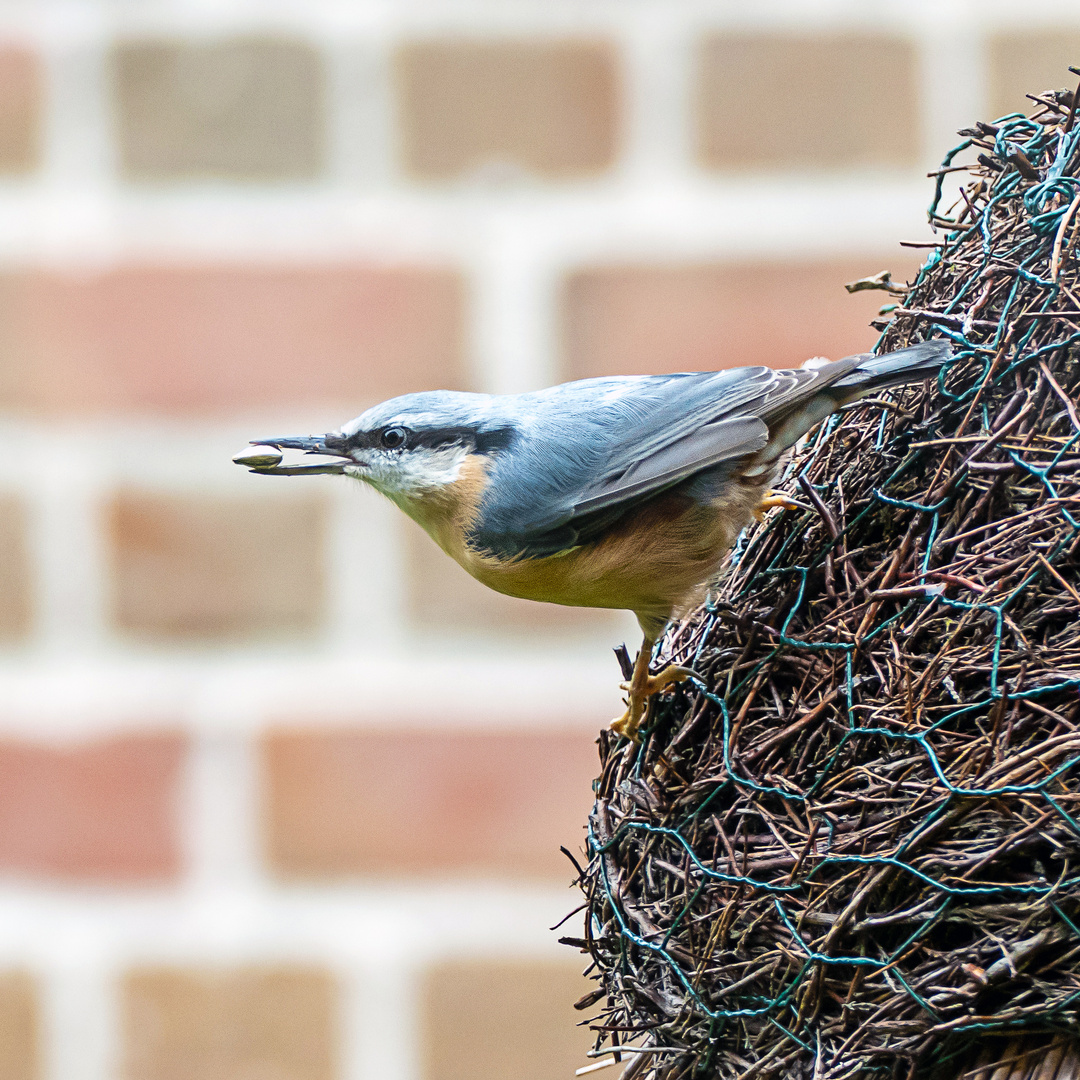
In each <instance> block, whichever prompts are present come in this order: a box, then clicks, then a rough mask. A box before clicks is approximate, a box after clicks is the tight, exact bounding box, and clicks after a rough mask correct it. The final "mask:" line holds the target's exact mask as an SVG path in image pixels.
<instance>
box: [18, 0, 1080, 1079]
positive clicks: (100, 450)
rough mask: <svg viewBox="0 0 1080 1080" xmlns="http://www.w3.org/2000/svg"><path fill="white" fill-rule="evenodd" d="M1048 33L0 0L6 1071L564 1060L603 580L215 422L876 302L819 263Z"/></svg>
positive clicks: (877, 14) (834, 255)
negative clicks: (550, 598)
mask: <svg viewBox="0 0 1080 1080" xmlns="http://www.w3.org/2000/svg"><path fill="white" fill-rule="evenodd" d="M1069 63H1073V64H1080V12H1078V10H1077V8H1076V5H1075V3H1074V2H1068V0H1057V2H1049V3H1046V4H1043V5H1042V6H1041V7H1040V8H1039V11H1038V12H1037V13H1034V12H1033V11H1032V10H1031V5H1021V4H1020V3H1019V0H1001V2H999V3H996V4H992V5H990V4H985V3H979V2H977V0H934V2H931V0H914V2H913V3H910V4H907V5H905V6H903V7H901V8H888V7H884V6H881V5H869V6H868V5H865V4H862V5H860V4H848V3H844V2H840V0H838V2H835V3H833V2H829V3H822V4H818V5H813V4H811V5H805V4H795V3H790V2H787V0H763V2H761V3H758V4H756V5H755V4H751V5H743V6H742V9H740V10H738V11H736V9H735V8H734V7H730V6H725V5H708V4H705V5H702V4H699V3H695V2H693V0H640V2H637V3H633V4H627V3H625V2H617V0H611V2H609V0H601V2H599V3H590V4H585V3H573V2H566V3H564V2H551V0H517V2H515V3H512V4H505V3H495V2H494V0H491V2H485V3H477V4H458V3H455V2H453V0H424V2H421V3H413V4H409V3H404V4H383V3H378V2H376V0H370V2H367V0H361V2H357V3H354V4H346V5H340V4H334V3H331V2H329V0H307V2H305V3H300V2H299V0H283V2H282V3H275V4H273V5H271V4H239V3H236V4H233V3H227V2H226V3H221V4H190V3H183V2H182V0H162V2H160V3H157V4H154V5H121V4H112V3H110V2H109V0H40V2H39V3H36V4H32V5H27V4H8V5H4V6H3V7H2V8H0V1076H2V1077H4V1078H5V1080H7V1078H9V1077H10V1078H12V1080H191V1078H196V1080H201V1078H205V1080H211V1078H213V1080H218V1078H226V1077H229V1078H231V1077H241V1076H243V1077H254V1076H259V1077H273V1078H275V1080H502V1078H504V1077H509V1076H513V1077H515V1078H521V1080H562V1078H564V1077H568V1076H570V1075H571V1074H572V1072H573V1070H574V1069H575V1068H577V1067H580V1066H582V1065H584V1064H585V1063H586V1061H587V1059H586V1058H585V1056H584V1055H585V1050H586V1049H587V1045H588V1038H587V1035H586V1034H585V1033H584V1032H583V1031H582V1030H580V1029H578V1028H576V1027H575V1024H576V1023H577V1021H578V1020H580V1018H581V1014H578V1013H575V1012H574V1011H573V1009H572V1008H571V1007H570V1006H571V1004H572V1002H573V1001H574V1000H575V999H577V998H578V997H580V996H581V994H582V993H583V992H584V986H585V984H584V982H583V980H582V977H581V974H580V972H581V968H582V966H583V962H582V960H581V959H580V958H579V957H576V956H574V955H573V954H571V953H569V951H568V950H565V949H562V948H560V947H558V946H557V945H556V943H555V938H556V936H557V934H555V933H552V932H550V931H549V930H548V929H547V928H548V927H549V926H551V925H552V924H554V923H555V922H556V921H557V920H558V919H560V918H561V917H562V916H563V915H564V914H565V913H566V912H567V911H568V910H569V909H570V908H571V907H572V906H573V905H574V903H575V899H574V895H573V894H572V893H571V892H569V891H568V890H567V888H566V885H567V882H568V880H569V878H570V876H571V872H570V867H569V863H568V862H567V861H566V860H565V859H564V857H563V856H562V855H561V854H560V853H559V851H558V848H559V845H560V844H566V845H567V846H568V847H571V848H578V847H580V845H581V844H582V842H583V833H582V826H583V824H584V821H585V816H586V813H587V810H588V805H589V799H590V788H589V781H590V778H591V776H592V772H593V763H594V759H595V749H594V747H593V740H594V738H595V732H596V729H597V727H598V726H599V725H600V724H601V723H603V722H604V721H605V720H606V719H607V718H608V717H610V716H614V715H615V714H616V713H617V712H618V711H619V701H618V697H619V695H618V691H617V689H616V681H617V675H616V667H615V664H614V662H613V660H612V657H611V653H610V649H611V646H612V645H614V644H617V643H618V642H620V641H621V640H623V639H624V638H626V639H628V640H630V641H631V643H632V644H633V643H634V637H633V635H634V627H633V623H632V620H630V619H629V618H627V617H625V616H624V615H621V614H617V613H615V614H613V613H605V612H578V611H571V610H564V609H558V608H542V607H535V606H533V605H530V604H528V603H526V602H523V601H514V600H511V599H509V598H506V597H501V596H498V595H496V594H493V593H490V592H487V591H485V590H483V589H482V588H481V587H480V586H478V585H476V584H475V583H474V582H472V581H471V579H469V578H468V577H467V576H466V575H465V574H464V573H463V572H461V571H460V570H459V569H458V568H457V567H455V566H454V565H453V564H451V563H449V562H448V561H447V560H446V559H445V558H444V557H443V556H442V555H441V553H439V552H438V551H436V550H435V549H434V548H433V546H432V545H431V543H430V542H429V541H428V540H427V539H426V537H424V536H423V535H422V534H421V533H420V532H419V531H418V530H417V529H416V528H415V527H414V526H412V525H411V524H410V523H409V522H407V521H404V520H402V519H401V518H400V516H399V515H397V513H396V511H394V510H393V508H392V507H391V506H389V504H386V503H384V502H381V501H379V499H378V498H377V497H376V496H375V495H374V494H373V493H371V492H367V491H361V490H357V489H354V488H353V487H352V486H350V485H349V484H347V483H344V482H340V481H336V480H335V479H334V478H326V477H323V478H312V479H308V480H304V481H301V480H297V481H281V480H273V479H268V478H264V477H255V476H250V475H248V474H246V473H244V472H243V471H241V470H239V469H237V468H235V467H234V466H232V465H231V464H230V462H229V457H230V455H231V453H233V452H234V451H235V450H236V449H238V448H239V447H240V446H242V445H243V444H244V442H245V441H246V440H247V439H249V438H252V437H258V436H266V435H274V434H281V433H283V432H294V431H295V432H304V431H322V430H327V429H329V428H332V427H336V426H338V425H339V424H340V423H341V422H342V421H344V420H346V419H348V418H349V417H351V416H352V415H355V414H356V413H357V412H359V411H360V410H361V409H363V408H364V407H365V406H367V405H369V404H371V403H372V402H374V401H377V400H380V399H382V398H385V397H387V396H390V395H393V394H398V393H404V392H408V391H411V390H417V389H421V388H427V387H434V386H444V387H455V388H462V389H475V390H488V391H498V392H509V391H518V390H524V389H529V388H534V387H538V386H542V385H546V384H549V383H551V382H553V381H556V380H559V379H563V378H572V377H579V376H587V375H595V374H602V373H610V372H626V373H631V372H645V371H665V370H679V369H687V368H691V369H693V368H713V367H723V366H731V365H738V364H746V363H765V364H773V365H777V366H784V365H797V364H799V363H801V362H802V361H803V360H804V359H806V358H807V357H808V356H811V355H815V354H825V355H829V356H840V355H843V354H845V353H849V352H854V351H857V350H861V349H864V348H867V347H869V346H870V345H872V344H873V341H874V338H875V333H874V331H873V330H872V329H870V328H869V326H868V322H869V320H870V319H871V318H873V316H874V314H875V312H876V311H877V308H878V305H879V304H880V302H881V300H882V297H881V296H880V294H878V295H875V294H873V293H865V292H864V293H860V294H857V295H855V296H849V295H848V294H846V293H845V292H844V291H843V289H842V284H843V282H844V281H847V280H850V279H852V278H854V277H856V276H862V275H865V274H869V273H874V272H876V271H878V270H882V269H886V268H888V269H891V270H892V271H893V273H894V274H895V275H896V276H898V277H901V276H906V275H908V274H910V273H911V272H912V271H913V269H914V268H915V266H916V265H917V261H918V260H917V252H915V251H913V249H910V248H908V249H901V248H900V247H898V246H897V241H898V240H900V239H909V240H919V239H924V238H925V224H924V208H925V204H926V202H927V196H928V185H927V182H926V179H925V177H924V175H923V174H924V173H925V172H926V171H927V169H928V168H932V167H933V166H934V163H935V162H936V161H938V160H940V157H941V156H942V154H943V153H944V151H945V150H947V149H948V148H949V147H950V146H951V145H953V142H954V141H955V140H954V139H953V137H952V135H953V132H954V131H955V129H956V128H957V127H960V126H964V125H966V124H968V123H969V122H970V121H971V120H972V119H974V118H976V117H991V116H993V115H996V114H1001V113H1003V112H1005V111H1009V110H1013V109H1015V108H1019V107H1023V104H1024V102H1023V93H1024V92H1025V91H1026V90H1032V89H1040V88H1043V87H1046V86H1061V85H1064V84H1066V83H1068V82H1070V81H1073V82H1074V81H1075V79H1074V77H1073V76H1070V75H1068V74H1067V72H1066V67H1067V65H1068V64H1069ZM614 1073H615V1070H613V1074H614ZM605 1075H606V1074H605Z"/></svg>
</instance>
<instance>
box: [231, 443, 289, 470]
mask: <svg viewBox="0 0 1080 1080" xmlns="http://www.w3.org/2000/svg"><path fill="white" fill-rule="evenodd" d="M233 461H234V462H236V464H237V465H244V466H246V467H247V468H249V469H271V468H273V467H274V466H275V465H280V464H281V451H280V450H279V449H278V448H277V447H276V446H249V447H247V448H246V449H244V450H241V451H240V453H239V454H233Z"/></svg>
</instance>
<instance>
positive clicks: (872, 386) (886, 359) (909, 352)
mask: <svg viewBox="0 0 1080 1080" xmlns="http://www.w3.org/2000/svg"><path fill="white" fill-rule="evenodd" d="M950 356H952V344H951V343H950V342H949V340H948V339H947V338H935V339H934V340H933V341H920V342H919V344H918V345H909V346H908V347H907V348H906V349H897V350H896V352H891V353H885V354H883V355H882V356H867V357H866V358H865V359H861V358H860V361H859V363H858V364H857V365H856V366H855V367H854V368H853V369H852V370H851V371H850V372H849V373H848V374H847V375H845V376H844V377H843V378H841V379H837V380H836V382H834V383H832V385H831V386H830V387H829V389H830V390H833V391H839V392H840V393H839V394H838V395H837V396H838V397H841V398H842V400H843V401H844V402H845V403H846V402H848V401H855V400H857V399H858V398H859V397H861V396H862V395H863V394H867V393H870V392H872V391H874V390H884V389H885V388H886V387H888V386H899V385H901V384H903V383H912V382H918V381H919V380H920V379H926V378H929V377H930V376H931V375H936V374H937V372H938V369H939V368H940V367H941V365H942V364H944V363H945V361H946V360H948V359H949V357H950Z"/></svg>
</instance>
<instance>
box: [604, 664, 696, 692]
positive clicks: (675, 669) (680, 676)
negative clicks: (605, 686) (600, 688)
mask: <svg viewBox="0 0 1080 1080" xmlns="http://www.w3.org/2000/svg"><path fill="white" fill-rule="evenodd" d="M693 674H694V673H693V672H692V671H691V670H690V669H689V668H688V667H679V665H678V664H672V665H671V666H670V667H666V668H664V670H663V671H661V672H660V674H659V675H650V676H649V677H648V678H647V679H646V680H645V685H644V686H643V687H642V688H641V696H642V697H652V696H653V694H659V693H660V691H661V690H663V689H664V688H665V687H668V686H670V685H671V684H672V683H677V682H686V680H687V679H689V678H690V677H691V676H692V675H693ZM619 689H620V690H629V689H630V684H629V683H628V682H624V683H619Z"/></svg>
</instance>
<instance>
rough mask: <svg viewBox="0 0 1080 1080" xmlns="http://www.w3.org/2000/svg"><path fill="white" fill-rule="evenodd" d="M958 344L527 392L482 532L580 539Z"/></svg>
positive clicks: (511, 544)
mask: <svg viewBox="0 0 1080 1080" xmlns="http://www.w3.org/2000/svg"><path fill="white" fill-rule="evenodd" d="M950 355H951V349H950V346H949V343H948V342H947V341H945V340H941V339H938V340H934V341H929V342H922V343H920V344H917V345H913V346H910V347H909V348H906V349H903V350H900V351H899V352H895V353H891V354H887V355H885V356H880V357H874V356H871V355H868V354H861V355H858V356H849V357H846V358H845V359H843V360H837V361H836V362H835V363H826V364H824V365H823V366H821V367H818V368H814V369H805V368H799V369H797V370H774V369H772V368H765V367H753V368H736V369H733V370H728V371H718V372H717V371H710V372H692V373H684V374H677V375H660V376H638V377H625V378H616V379H590V380H584V381H582V382H576V383H567V384H565V385H563V386H557V387H553V388H552V389H551V390H546V391H541V392H540V393H538V394H530V395H522V396H521V398H519V399H517V405H518V407H519V408H520V409H521V410H522V414H521V415H519V416H518V417H517V422H516V429H517V432H518V435H517V441H516V442H515V445H514V447H513V452H512V453H510V454H506V455H501V456H500V458H498V459H497V460H496V462H495V464H494V467H493V469H492V473H491V475H490V480H491V483H490V484H489V487H488V494H487V495H485V497H484V499H483V501H482V503H481V506H480V514H479V517H478V520H477V523H476V527H475V529H474V537H473V539H474V542H476V543H477V544H478V545H479V546H482V547H485V548H489V549H491V550H493V551H496V552H499V553H501V554H505V555H526V556H531V555H541V554H552V553H554V552H557V551H560V550H564V549H566V548H568V547H573V546H574V545H575V544H577V543H580V542H581V541H582V540H583V539H585V538H587V537H588V536H590V535H596V533H597V532H598V531H602V530H603V528H605V527H606V526H607V525H608V524H609V523H610V522H612V521H614V520H616V519H617V518H618V517H619V516H621V515H622V514H623V513H625V512H626V511H627V510H628V509H630V508H631V507H633V506H636V505H638V504H640V503H641V502H643V501H645V500H647V499H649V498H652V497H653V496H654V495H657V494H659V493H660V492H662V491H664V490H666V489H668V488H671V487H673V486H674V485H676V484H678V483H680V482H681V481H683V480H686V479H688V478H689V477H692V476H694V475H695V474H697V473H701V472H703V471H704V470H706V469H715V468H717V467H723V465H724V464H725V463H727V462H730V463H732V464H733V466H734V465H735V464H736V463H738V462H740V461H744V460H745V459H748V458H749V457H750V456H751V455H756V456H755V457H754V461H755V462H764V463H765V464H766V465H769V464H770V463H771V462H773V461H774V460H775V459H776V458H777V457H778V456H779V455H780V454H781V453H782V452H783V451H784V450H786V449H787V448H788V447H790V446H791V445H793V444H794V443H795V442H796V441H797V440H798V439H799V438H800V437H801V436H802V435H803V434H804V433H805V432H806V431H808V430H809V429H810V428H811V427H813V425H814V424H816V423H817V422H818V421H820V420H821V419H823V418H824V417H825V416H826V415H828V414H829V413H830V412H832V411H834V410H835V409H836V408H838V407H839V406H840V405H843V404H844V403H846V402H849V401H852V400H856V399H857V398H859V397H861V396H864V395H865V394H867V393H870V392H872V391H874V390H876V389H880V388H882V387H885V386H891V385H894V384H896V383H902V382H912V381H915V380H917V379H921V378H925V377H926V376H927V375H931V374H933V373H934V372H936V371H937V369H938V368H939V367H940V366H941V365H942V364H943V363H944V362H945V361H946V360H947V359H948V358H949V356H950Z"/></svg>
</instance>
